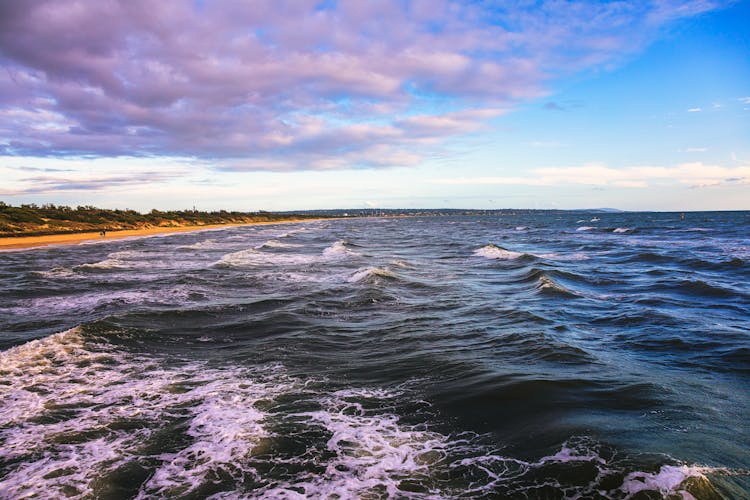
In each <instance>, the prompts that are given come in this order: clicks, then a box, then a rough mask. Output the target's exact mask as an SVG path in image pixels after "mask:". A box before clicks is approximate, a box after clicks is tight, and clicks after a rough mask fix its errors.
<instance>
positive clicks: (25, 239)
mask: <svg viewBox="0 0 750 500" xmlns="http://www.w3.org/2000/svg"><path fill="white" fill-rule="evenodd" d="M312 220H316V219H290V220H283V221H268V222H266V221H264V222H247V223H242V224H206V225H204V226H181V227H150V228H147V229H124V230H122V231H107V235H106V236H101V235H100V234H99V232H98V231H92V232H86V233H68V234H50V235H45V236H13V237H0V251H1V250H22V249H26V248H36V247H44V246H49V245H77V244H79V243H82V242H84V241H91V240H119V239H123V238H135V237H139V236H152V235H158V234H169V233H184V232H188V231H203V230H206V229H218V228H222V227H238V226H255V225H263V224H286V223H291V222H303V221H304V222H308V221H312Z"/></svg>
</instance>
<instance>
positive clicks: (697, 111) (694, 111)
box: [687, 108, 703, 113]
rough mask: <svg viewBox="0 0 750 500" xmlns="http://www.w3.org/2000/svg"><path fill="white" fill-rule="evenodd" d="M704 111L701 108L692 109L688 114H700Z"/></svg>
mask: <svg viewBox="0 0 750 500" xmlns="http://www.w3.org/2000/svg"><path fill="white" fill-rule="evenodd" d="M701 111H703V110H702V109H701V108H690V109H688V110H687V112H688V113H700V112H701Z"/></svg>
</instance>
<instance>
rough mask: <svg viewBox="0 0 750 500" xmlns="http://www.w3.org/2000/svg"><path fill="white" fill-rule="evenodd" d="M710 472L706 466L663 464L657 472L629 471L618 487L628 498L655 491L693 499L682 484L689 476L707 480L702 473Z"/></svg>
mask: <svg viewBox="0 0 750 500" xmlns="http://www.w3.org/2000/svg"><path fill="white" fill-rule="evenodd" d="M706 472H710V469H708V468H706V467H690V466H687V465H663V466H662V467H661V468H660V469H659V472H656V473H649V472H640V471H639V472H631V473H630V474H628V475H627V476H626V477H625V480H624V481H623V484H622V486H621V487H620V489H621V490H622V491H623V492H624V493H625V494H626V495H627V497H626V498H630V497H632V496H633V495H635V494H636V493H639V492H641V491H656V492H659V493H661V494H662V495H663V496H664V497H665V498H666V497H670V498H671V496H672V495H680V496H681V497H682V498H683V499H684V500H695V497H694V496H693V495H692V494H691V493H690V492H688V491H686V490H684V489H683V484H684V483H685V481H686V480H687V479H689V478H698V479H700V480H702V481H708V479H707V478H706V476H705V475H704V474H705V473H706Z"/></svg>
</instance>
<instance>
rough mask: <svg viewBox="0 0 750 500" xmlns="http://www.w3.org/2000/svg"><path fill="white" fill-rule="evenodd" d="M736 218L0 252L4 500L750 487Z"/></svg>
mask: <svg viewBox="0 0 750 500" xmlns="http://www.w3.org/2000/svg"><path fill="white" fill-rule="evenodd" d="M749 234H750V213H748V212H726V213H718V212H714V213H689V214H686V218H685V220H684V221H682V220H680V217H679V214H666V213H663V214H657V213H623V214H599V215H595V214H591V213H585V212H522V213H510V212H509V213H502V214H493V215H487V216H480V217H469V216H451V217H421V218H420V217H410V218H368V219H351V220H330V221H316V222H305V223H299V224H282V225H274V226H249V227H239V228H231V229H223V230H215V231H203V232H195V233H183V234H175V235H169V236H164V237H151V238H141V239H132V240H120V241H108V242H95V243H93V244H85V245H79V246H75V247H72V246H69V247H59V248H45V249H36V250H31V251H23V252H5V253H0V280H1V285H0V348H2V351H0V497H2V498H19V497H23V496H24V495H30V496H31V495H35V494H36V495H38V496H39V497H40V498H48V497H52V498H58V497H61V496H67V497H70V498H180V497H183V498H205V497H211V498H216V499H223V498H248V497H249V498H252V497H261V496H263V497H273V498H297V497H313V498H352V497H358V498H388V497H391V498H451V497H466V498H481V497H487V498H506V497H507V498H634V499H638V498H662V497H663V498H693V497H695V498H750V476H749V475H748V474H749V473H750V471H749V470H748V469H750V419H749V418H748V415H750V314H749V313H748V311H749V310H750V238H749V237H748V235H749Z"/></svg>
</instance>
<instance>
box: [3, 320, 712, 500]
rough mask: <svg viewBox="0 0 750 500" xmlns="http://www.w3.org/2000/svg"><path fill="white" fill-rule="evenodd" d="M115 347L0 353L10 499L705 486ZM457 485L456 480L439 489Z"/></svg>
mask: <svg viewBox="0 0 750 500" xmlns="http://www.w3.org/2000/svg"><path fill="white" fill-rule="evenodd" d="M117 335H118V334H117V332H109V333H108V334H106V333H105V332H99V333H95V332H93V331H88V330H87V327H85V326H84V327H76V328H73V329H71V330H67V331H65V332H61V333H58V334H54V335H51V336H49V337H47V338H43V339H39V340H35V341H31V342H28V343H26V344H23V345H20V346H17V347H14V348H11V349H9V350H7V351H4V352H2V353H0V376H2V377H3V379H4V380H12V382H13V383H12V384H0V419H2V422H3V424H4V427H3V430H2V432H1V433H0V439H2V444H3V445H2V447H0V461H2V463H3V467H4V470H3V472H4V475H3V476H2V478H0V491H3V492H4V494H6V495H8V496H10V497H17V498H18V497H28V496H40V497H49V496H52V497H63V496H65V497H73V498H82V497H101V496H107V494H108V493H111V490H108V489H107V488H111V487H112V484H113V483H117V478H122V477H124V476H127V477H128V481H127V483H126V484H124V485H123V484H118V487H121V488H125V490H122V489H120V490H118V496H123V497H135V498H147V497H198V496H206V495H207V492H210V493H211V495H212V498H236V497H238V496H246V497H253V498H268V497H293V496H294V497H296V496H299V495H303V496H308V497H316V498H328V497H332V496H338V497H341V498H352V497H371V496H383V495H385V496H388V497H402V496H403V497H408V496H421V497H454V496H459V495H462V496H501V497H502V496H510V497H513V496H515V495H516V494H522V493H523V492H524V491H529V488H530V487H531V488H539V487H543V486H544V485H547V486H549V485H550V484H557V485H558V486H559V487H560V491H565V492H566V495H575V496H578V497H587V496H591V495H595V494H599V495H604V496H615V497H619V496H625V495H631V494H636V493H641V492H654V493H657V494H662V495H664V496H668V495H673V494H683V492H685V494H689V493H690V492H695V491H696V488H703V489H704V490H701V491H705V489H708V490H710V489H711V488H712V487H711V485H710V482H709V480H708V479H707V477H706V474H710V473H713V472H714V470H713V469H709V468H699V467H696V466H690V465H684V464H665V465H663V466H662V467H661V469H659V470H658V471H657V472H648V471H640V470H638V469H633V468H632V467H629V466H628V465H627V464H623V463H620V462H617V461H615V460H613V459H611V458H608V457H611V456H616V454H612V453H610V454H605V453H602V452H601V450H599V448H598V446H597V445H596V444H595V443H591V442H590V441H587V440H585V439H578V440H576V439H573V440H569V441H568V442H565V443H564V444H563V445H562V446H561V448H560V449H559V450H558V451H557V452H555V453H553V454H551V455H546V456H543V457H541V458H539V459H538V460H536V461H524V460H520V459H518V458H513V457H507V456H503V455H501V454H499V452H498V451H497V450H495V449H493V448H491V447H488V446H487V445H486V444H485V442H484V441H483V437H482V436H478V435H476V434H471V433H460V434H445V433H442V432H439V431H437V430H433V429H431V428H430V427H429V426H427V425H425V424H423V423H419V421H418V419H417V421H414V415H413V411H412V412H411V413H412V415H411V416H410V418H409V420H410V421H411V423H407V422H406V421H405V419H403V418H402V417H400V416H399V414H398V412H397V411H396V408H399V407H400V406H401V405H402V404H404V402H405V401H408V402H409V405H412V407H413V405H414V397H413V395H411V394H408V393H405V392H403V391H402V390H391V389H384V388H377V387H375V388H368V387H350V388H344V389H338V390H328V389H326V387H328V384H327V382H326V381H325V380H316V379H314V378H309V377H305V378H304V380H299V379H297V378H294V377H291V376H290V375H288V373H287V372H286V370H285V369H284V367H283V366H282V365H279V364H270V365H261V366H257V367H255V368H252V369H250V368H244V367H236V366H232V365H224V366H211V365H209V364H208V363H206V362H200V361H190V362H189V361H179V360H176V359H173V360H163V359H158V358H156V357H154V356H152V355H147V354H136V353H134V352H131V351H127V350H124V349H123V348H121V347H119V346H118V344H117V343H114V342H109V341H108V336H112V337H113V338H114V337H116V336H117ZM420 404H421V405H422V406H425V407H429V404H428V403H426V402H422V403H420ZM165 443H168V444H167V445H166V447H165ZM154 449H157V450H159V452H158V453H154V452H152V451H149V450H154ZM139 457H148V460H143V461H141V460H138V459H139ZM578 464H585V465H586V467H587V469H586V470H589V469H590V471H591V472H590V482H588V483H587V482H585V481H584V482H576V483H575V485H570V484H567V485H560V483H559V482H558V480H559V477H560V475H561V474H563V475H564V472H561V470H562V471H565V470H567V469H566V468H572V469H571V470H575V471H577V472H576V473H580V470H581V469H580V467H579V465H578ZM290 465H293V467H289V466H290ZM448 476H450V477H452V478H454V479H455V480H453V481H450V482H446V481H444V480H441V478H445V477H448ZM407 478H408V480H407ZM618 478H620V479H619V480H618ZM696 484H697V486H696ZM247 488H250V489H249V490H248V489H247ZM683 496H684V495H683Z"/></svg>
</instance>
